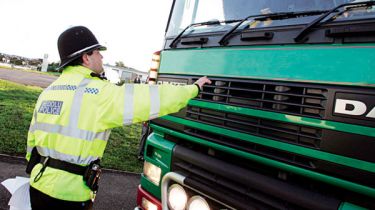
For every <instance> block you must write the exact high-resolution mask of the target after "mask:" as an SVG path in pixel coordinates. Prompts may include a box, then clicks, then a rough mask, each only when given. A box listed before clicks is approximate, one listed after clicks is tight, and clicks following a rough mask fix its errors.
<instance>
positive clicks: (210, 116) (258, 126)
mask: <svg viewBox="0 0 375 210" xmlns="http://www.w3.org/2000/svg"><path fill="white" fill-rule="evenodd" d="M186 113H188V114H191V115H196V116H198V115H199V116H204V117H207V118H213V119H217V120H220V121H223V122H225V123H224V125H228V124H230V123H228V122H231V123H235V124H240V125H244V126H254V127H256V128H257V129H267V130H272V131H277V132H282V133H286V134H291V135H298V136H300V137H306V138H311V139H314V140H318V141H319V140H320V138H319V137H317V136H312V135H305V134H302V133H300V132H299V130H300V129H301V127H298V129H297V131H296V132H292V131H288V130H286V129H277V128H272V127H270V126H267V125H261V124H260V119H258V122H256V123H248V122H242V121H238V120H232V119H229V118H228V117H217V116H213V115H209V114H203V113H199V112H194V111H189V110H188V111H186ZM200 119H201V118H200ZM203 121H204V120H203ZM212 125H213V126H215V125H217V124H212ZM227 127H232V128H231V129H232V130H238V131H243V130H241V129H235V128H236V126H227ZM249 133H250V132H249Z"/></svg>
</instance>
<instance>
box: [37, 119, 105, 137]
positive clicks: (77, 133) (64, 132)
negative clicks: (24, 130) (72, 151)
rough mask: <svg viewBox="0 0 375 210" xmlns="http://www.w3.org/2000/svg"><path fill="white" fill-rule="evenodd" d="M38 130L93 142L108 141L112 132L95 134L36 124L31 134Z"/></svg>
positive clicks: (64, 127)
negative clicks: (95, 140) (96, 140)
mask: <svg viewBox="0 0 375 210" xmlns="http://www.w3.org/2000/svg"><path fill="white" fill-rule="evenodd" d="M36 130H39V131H44V132H48V133H58V134H61V135H64V136H68V137H73V138H77V139H82V140H87V141H93V140H94V139H99V140H104V141H107V140H108V138H109V135H110V134H111V130H110V129H109V130H106V131H103V132H99V133H95V132H92V131H88V130H82V129H78V128H71V127H70V126H62V125H54V124H48V123H34V124H33V125H32V126H30V132H34V131H36Z"/></svg>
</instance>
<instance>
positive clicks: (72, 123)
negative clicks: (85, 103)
mask: <svg viewBox="0 0 375 210" xmlns="http://www.w3.org/2000/svg"><path fill="white" fill-rule="evenodd" d="M90 82H91V80H90V79H83V80H82V81H81V83H80V84H79V85H78V88H77V90H76V92H75V93H74V98H73V103H72V106H71V107H72V108H71V111H70V117H69V127H71V128H72V130H73V129H75V128H78V118H79V113H80V112H81V103H82V99H83V93H84V92H85V87H86V86H87V85H88V84H89V83H90Z"/></svg>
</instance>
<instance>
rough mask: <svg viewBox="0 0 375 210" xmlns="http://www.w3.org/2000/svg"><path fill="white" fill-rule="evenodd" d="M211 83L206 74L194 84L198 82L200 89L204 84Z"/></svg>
mask: <svg viewBox="0 0 375 210" xmlns="http://www.w3.org/2000/svg"><path fill="white" fill-rule="evenodd" d="M206 83H207V84H211V80H209V79H208V78H207V77H206V76H204V77H201V78H199V79H198V80H197V81H196V82H194V84H197V85H198V86H199V89H201V90H202V89H203V85H204V84H206Z"/></svg>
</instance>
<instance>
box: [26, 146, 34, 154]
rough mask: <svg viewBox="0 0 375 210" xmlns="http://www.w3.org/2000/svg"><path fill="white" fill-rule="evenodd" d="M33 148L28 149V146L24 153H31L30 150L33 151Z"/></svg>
mask: <svg viewBox="0 0 375 210" xmlns="http://www.w3.org/2000/svg"><path fill="white" fill-rule="evenodd" d="M33 148H34V147H29V146H27V148H26V152H27V153H31V150H33Z"/></svg>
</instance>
